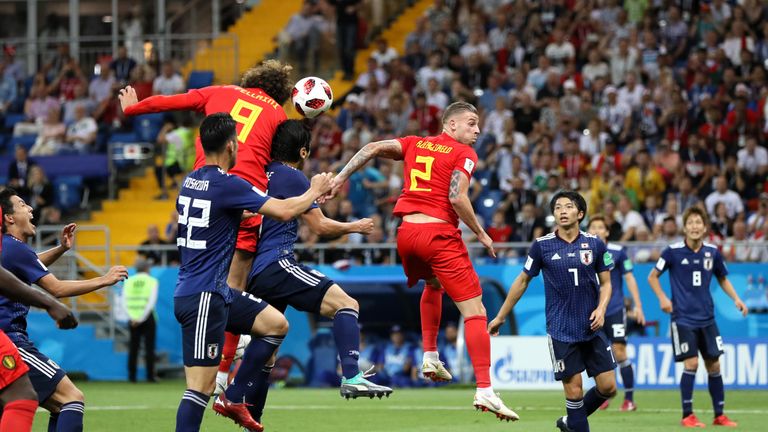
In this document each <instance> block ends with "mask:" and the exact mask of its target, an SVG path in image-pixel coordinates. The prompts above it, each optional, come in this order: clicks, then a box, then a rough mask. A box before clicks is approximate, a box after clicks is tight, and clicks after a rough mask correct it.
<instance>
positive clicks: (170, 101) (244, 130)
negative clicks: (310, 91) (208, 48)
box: [119, 60, 293, 390]
mask: <svg viewBox="0 0 768 432" xmlns="http://www.w3.org/2000/svg"><path fill="white" fill-rule="evenodd" d="M291 70H292V67H291V66H288V65H284V64H282V63H281V62H279V61H277V60H266V61H264V62H263V63H261V64H260V65H258V66H256V67H254V68H251V69H249V70H247V71H246V72H245V73H244V74H243V77H242V80H241V81H240V86H239V87H238V86H234V85H227V86H210V87H204V88H201V89H196V90H190V91H189V92H187V93H184V94H178V95H173V96H151V97H148V98H146V99H144V100H142V101H139V100H138V99H137V97H136V91H135V90H134V89H133V88H132V87H130V86H128V87H126V88H124V89H123V90H121V91H120V96H119V99H120V104H121V106H122V108H123V111H124V112H125V114H126V115H129V116H133V115H139V114H147V113H156V112H163V111H174V110H192V111H197V112H202V113H205V114H206V115H208V114H212V113H217V112H228V113H229V114H230V115H231V116H232V118H233V119H235V121H236V122H237V141H238V143H239V144H240V145H239V149H238V154H237V164H236V165H235V166H234V167H233V168H232V170H231V171H230V173H232V174H234V175H237V176H239V177H241V178H243V179H245V180H247V181H248V182H249V183H250V184H251V185H252V186H256V187H257V188H259V190H266V189H267V177H266V175H265V173H264V167H265V166H267V164H268V163H269V161H270V157H269V153H270V146H271V144H272V135H273V134H274V132H275V129H277V125H278V124H280V123H281V122H283V121H284V120H285V119H286V115H285V111H283V107H282V105H284V104H285V102H286V101H287V100H288V98H289V97H290V95H291V89H292V88H293V84H292V83H291V81H290V74H291ZM204 164H205V155H204V152H203V148H202V146H201V144H200V139H199V138H198V139H197V140H196V141H195V169H198V168H200V167H202V166H203V165H204ZM260 224H261V217H260V216H257V217H252V218H248V219H245V220H243V221H242V222H241V223H240V230H239V231H238V233H237V244H236V246H235V256H234V257H233V258H232V265H231V267H230V268H229V276H228V277H227V285H229V286H230V287H232V288H234V289H236V290H239V291H243V290H245V285H246V283H247V281H248V272H249V271H250V270H251V263H252V262H253V257H254V254H255V253H256V242H257V237H258V233H259V225H260ZM238 338H239V336H238V335H234V334H231V333H227V337H226V341H225V343H224V347H223V349H222V353H221V356H222V361H221V364H220V365H219V372H220V373H219V375H218V376H217V380H216V381H217V386H218V387H219V390H223V388H224V386H226V383H227V377H228V375H229V369H230V367H231V366H232V360H233V358H234V355H235V350H236V349H237V342H238Z"/></svg>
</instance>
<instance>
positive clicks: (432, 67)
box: [416, 51, 453, 88]
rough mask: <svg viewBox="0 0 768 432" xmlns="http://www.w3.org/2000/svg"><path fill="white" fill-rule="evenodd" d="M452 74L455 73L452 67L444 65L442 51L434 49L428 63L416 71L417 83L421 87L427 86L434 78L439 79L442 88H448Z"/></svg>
mask: <svg viewBox="0 0 768 432" xmlns="http://www.w3.org/2000/svg"><path fill="white" fill-rule="evenodd" d="M452 76H453V74H452V73H451V71H450V69H447V68H445V67H444V64H443V59H442V54H441V53H440V51H433V52H432V53H430V55H429V58H428V60H427V65H426V66H423V67H422V68H421V69H419V70H418V72H416V83H417V84H418V85H419V86H421V88H427V87H428V86H429V80H430V79H432V78H434V79H436V80H437V82H438V84H439V87H440V88H446V87H448V84H450V82H451V78H452Z"/></svg>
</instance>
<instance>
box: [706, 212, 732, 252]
mask: <svg viewBox="0 0 768 432" xmlns="http://www.w3.org/2000/svg"><path fill="white" fill-rule="evenodd" d="M711 214H712V215H713V216H712V227H711V229H710V232H711V234H710V235H711V236H712V239H713V240H715V244H717V245H719V246H721V245H722V244H723V242H724V241H725V239H726V237H729V236H730V235H731V234H732V233H733V230H732V227H733V219H731V218H729V217H728V208H727V207H726V205H725V203H724V202H719V203H717V204H716V205H715V211H714V213H711Z"/></svg>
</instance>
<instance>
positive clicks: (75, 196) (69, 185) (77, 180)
mask: <svg viewBox="0 0 768 432" xmlns="http://www.w3.org/2000/svg"><path fill="white" fill-rule="evenodd" d="M53 188H54V190H55V191H56V206H57V207H59V208H60V209H62V210H66V209H71V208H75V207H77V206H79V205H80V196H81V194H82V191H83V177H82V176H74V175H73V176H59V177H56V178H55V179H54V180H53Z"/></svg>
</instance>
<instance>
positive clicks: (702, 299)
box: [648, 207, 747, 428]
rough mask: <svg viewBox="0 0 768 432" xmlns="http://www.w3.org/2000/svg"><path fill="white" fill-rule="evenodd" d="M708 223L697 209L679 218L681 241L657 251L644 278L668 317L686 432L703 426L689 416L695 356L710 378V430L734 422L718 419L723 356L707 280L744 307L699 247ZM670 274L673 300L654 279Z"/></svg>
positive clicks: (713, 252)
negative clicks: (680, 366) (680, 364)
mask: <svg viewBox="0 0 768 432" xmlns="http://www.w3.org/2000/svg"><path fill="white" fill-rule="evenodd" d="M708 226H709V221H708V218H707V213H706V212H704V210H703V209H701V208H700V207H689V208H688V209H687V210H685V212H684V213H683V234H685V239H684V241H681V242H679V243H675V244H672V245H669V246H668V247H667V248H665V249H664V250H663V251H662V252H661V257H659V260H658V261H657V262H656V267H654V269H653V270H651V274H650V275H648V283H649V284H650V285H651V289H653V292H654V293H655V294H656V297H658V298H659V305H660V306H661V310H663V311H664V312H666V313H668V314H671V315H672V324H671V327H672V348H673V349H674V352H675V361H676V362H683V366H684V369H683V375H682V376H681V377H680V396H681V399H682V403H683V419H682V420H681V421H680V423H681V424H682V425H683V426H685V427H693V428H698V427H704V426H705V425H704V423H702V422H701V421H699V419H698V418H697V417H696V414H694V413H693V385H694V383H695V380H696V370H697V369H698V368H699V352H701V356H702V357H704V366H705V367H706V369H707V373H708V374H709V381H708V384H709V394H710V396H711V397H712V408H713V409H714V412H715V418H714V421H713V423H712V424H714V425H715V426H730V427H735V426H737V423H736V422H734V421H733V420H731V419H729V418H728V416H726V415H725V414H723V410H724V409H725V389H724V386H723V377H722V375H720V356H721V355H722V354H723V338H722V337H720V330H719V329H718V328H717V323H715V305H714V303H713V301H712V293H711V292H710V290H709V285H710V282H711V281H712V276H714V277H715V278H716V279H717V282H718V283H719V284H720V288H722V289H723V291H725V293H726V294H727V295H728V297H730V298H731V299H732V300H733V303H734V304H735V305H736V308H737V309H738V310H739V311H741V313H742V314H743V315H744V316H746V315H747V307H746V306H745V305H744V303H743V302H742V301H741V299H740V298H739V295H738V294H737V293H736V291H735V290H734V289H733V285H731V281H729V280H728V277H727V276H728V269H727V268H726V267H725V262H724V261H723V256H722V255H721V254H720V251H719V250H718V249H717V246H715V245H712V244H709V243H704V236H705V235H706V234H707V227H708ZM667 270H669V284H670V285H671V287H672V301H670V300H669V297H667V295H666V293H664V290H662V288H661V283H659V276H661V275H662V274H663V273H664V272H665V271H667Z"/></svg>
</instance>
